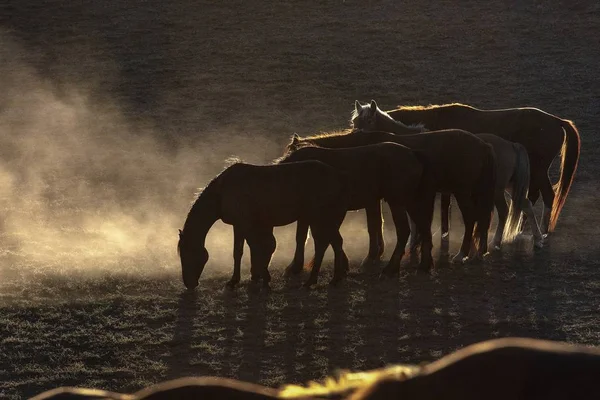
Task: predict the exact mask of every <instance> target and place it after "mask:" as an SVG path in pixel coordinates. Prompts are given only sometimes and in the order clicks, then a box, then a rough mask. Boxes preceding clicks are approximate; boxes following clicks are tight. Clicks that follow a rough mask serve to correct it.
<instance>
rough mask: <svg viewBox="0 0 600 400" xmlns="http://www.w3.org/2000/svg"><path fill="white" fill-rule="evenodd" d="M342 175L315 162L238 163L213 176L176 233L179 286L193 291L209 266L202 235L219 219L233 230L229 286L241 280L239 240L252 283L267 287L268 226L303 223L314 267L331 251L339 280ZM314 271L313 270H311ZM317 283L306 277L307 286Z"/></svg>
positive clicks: (343, 265) (271, 245)
mask: <svg viewBox="0 0 600 400" xmlns="http://www.w3.org/2000/svg"><path fill="white" fill-rule="evenodd" d="M345 179H346V178H345V176H343V174H340V173H339V172H338V171H337V170H336V169H335V168H333V167H330V166H329V165H326V164H324V163H321V162H319V161H302V162H297V163H289V164H285V165H265V166H257V165H251V164H245V163H241V162H238V163H236V164H233V165H231V166H229V167H227V168H226V169H225V170H224V171H223V172H221V173H220V174H219V175H218V176H217V177H215V178H214V179H213V180H212V181H211V182H210V183H209V184H208V186H206V188H205V189H204V190H203V191H202V193H201V194H200V195H199V196H198V199H197V200H196V202H195V203H194V204H193V206H192V208H191V210H190V211H189V213H188V216H187V218H186V220H185V224H184V227H183V230H182V231H180V233H179V243H178V245H177V251H178V253H179V255H180V257H181V268H182V276H183V282H184V284H185V286H186V287H187V288H188V289H190V290H191V289H194V288H195V287H196V286H198V280H199V278H200V274H201V273H202V270H203V269H204V266H205V265H206V262H207V261H208V251H207V250H206V247H205V240H206V235H207V233H208V231H209V229H210V228H211V227H212V225H213V224H214V223H215V222H216V221H217V220H218V219H221V220H222V221H223V222H225V223H226V224H230V225H233V234H234V243H233V258H234V271H233V276H232V278H231V280H230V281H229V282H228V284H227V285H228V286H229V287H231V288H233V287H234V286H235V285H236V284H238V283H239V281H240V264H241V258H242V252H243V248H244V240H246V241H247V242H248V246H249V247H250V258H251V274H252V281H253V282H257V281H258V280H260V279H261V278H262V279H263V284H264V286H266V287H268V284H269V281H270V280H271V276H270V274H269V271H268V266H269V263H270V261H271V257H272V255H273V253H274V252H275V247H276V241H275V236H273V227H275V226H283V225H288V224H291V223H292V222H294V221H298V220H301V221H306V223H307V224H308V225H309V226H310V228H311V231H312V233H313V237H314V241H315V267H316V269H317V272H318V268H319V267H320V264H321V262H322V260H323V255H324V254H325V250H326V249H327V248H328V247H329V245H330V244H331V246H332V247H333V251H334V254H335V272H334V277H333V279H332V283H335V282H337V281H339V280H340V279H342V274H343V273H345V271H346V270H347V264H348V259H347V257H346V255H345V254H344V250H343V248H342V237H341V235H340V233H339V227H340V225H341V224H342V222H343V220H344V217H345V215H346V209H347V207H346V200H345V199H346V181H345ZM313 272H314V271H313ZM313 281H315V282H316V275H315V276H313V274H311V280H310V282H313Z"/></svg>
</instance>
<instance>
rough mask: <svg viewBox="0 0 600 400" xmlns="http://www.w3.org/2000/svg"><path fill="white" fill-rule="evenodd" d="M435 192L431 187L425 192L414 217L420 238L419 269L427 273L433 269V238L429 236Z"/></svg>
mask: <svg viewBox="0 0 600 400" xmlns="http://www.w3.org/2000/svg"><path fill="white" fill-rule="evenodd" d="M435 195H436V191H435V189H434V188H433V187H431V188H429V190H427V191H425V193H424V194H423V195H422V198H421V199H419V201H418V203H417V204H416V207H415V208H416V210H415V211H414V212H413V213H412V214H413V215H415V222H416V224H417V228H418V232H419V235H420V236H421V262H420V263H419V269H420V270H421V271H428V270H430V269H431V268H433V256H432V254H431V252H432V251H433V238H432V236H431V223H432V222H433V206H434V204H435Z"/></svg>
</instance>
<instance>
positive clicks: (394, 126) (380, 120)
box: [377, 115, 420, 135]
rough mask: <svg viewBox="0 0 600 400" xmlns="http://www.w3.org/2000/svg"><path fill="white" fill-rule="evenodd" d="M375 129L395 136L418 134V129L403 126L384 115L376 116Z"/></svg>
mask: <svg viewBox="0 0 600 400" xmlns="http://www.w3.org/2000/svg"><path fill="white" fill-rule="evenodd" d="M377 129H378V130H380V131H384V132H391V133H395V134H397V135H413V134H415V133H419V132H420V129H417V128H412V127H409V126H406V125H404V124H403V123H402V122H400V121H396V120H394V119H393V118H392V117H388V116H386V115H378V116H377Z"/></svg>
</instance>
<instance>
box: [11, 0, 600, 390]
mask: <svg viewBox="0 0 600 400" xmlns="http://www.w3.org/2000/svg"><path fill="white" fill-rule="evenodd" d="M538 3H539V4H538ZM57 4H58V3H57V2H55V1H52V0H48V1H45V2H39V1H33V0H9V1H7V2H4V3H3V4H2V5H1V6H0V10H2V12H0V26H2V27H4V28H6V29H8V30H10V31H11V32H12V33H11V34H12V35H14V36H15V37H16V38H17V39H19V40H20V41H21V42H22V43H21V44H22V45H23V46H24V49H26V51H27V52H28V53H27V54H25V55H24V57H25V59H27V61H28V62H30V63H31V65H32V66H33V67H34V68H35V69H36V71H37V73H39V74H40V75H41V76H42V77H43V78H44V79H45V78H49V79H50V80H52V82H54V84H56V86H57V87H59V88H61V87H62V86H61V84H68V85H66V86H67V87H70V86H77V85H81V87H85V88H90V91H91V93H92V94H93V95H94V96H98V97H100V98H103V97H104V98H109V99H110V101H111V102H114V103H115V104H116V106H117V107H119V109H120V110H122V111H123V113H124V114H125V116H126V117H127V118H128V119H131V121H132V122H139V123H140V124H141V126H152V127H153V128H152V129H153V131H154V132H155V133H156V132H159V133H157V136H160V138H161V140H163V141H164V142H167V143H170V144H172V142H176V143H180V142H181V143H184V141H185V140H188V141H189V142H190V143H196V144H198V143H201V146H200V145H198V151H199V152H200V151H201V154H202V157H203V158H202V159H201V160H199V161H198V162H199V163H201V164H202V168H201V172H202V173H203V174H206V175H207V176H208V175H210V173H212V172H216V171H219V170H220V169H221V168H222V166H223V160H222V159H221V158H222V157H221V155H223V154H227V155H230V154H236V155H240V156H242V157H243V158H244V159H246V160H248V161H250V162H265V161H267V160H269V159H272V158H274V157H276V156H279V155H280V153H281V151H282V149H283V145H284V144H285V143H286V142H287V140H288V138H289V136H290V135H291V134H292V133H293V132H298V133H301V134H309V133H315V132H319V131H325V130H331V129H340V128H344V127H346V126H347V123H348V119H349V115H350V111H351V107H352V105H353V101H354V100H355V99H359V100H363V101H364V100H369V99H371V98H375V99H376V100H377V101H378V103H379V104H380V105H381V106H382V107H383V108H385V109H389V108H393V107H394V106H396V105H398V104H411V103H421V104H427V103H442V102H452V101H460V102H465V103H470V104H473V105H475V106H478V107H487V108H499V107H514V106H525V105H531V106H536V107H539V108H542V109H544V110H546V111H548V112H551V113H555V114H557V115H559V116H562V117H564V118H568V119H572V120H574V121H575V123H576V124H577V126H578V128H579V129H580V131H581V134H582V140H583V145H582V158H581V161H580V166H579V170H578V172H577V177H576V180H575V184H574V189H573V190H572V192H571V195H570V196H569V198H568V200H567V203H566V206H565V209H564V213H563V215H562V216H561V219H560V220H559V223H558V231H557V233H556V234H555V235H554V236H553V237H552V238H551V244H550V246H549V247H548V248H546V249H544V250H542V251H541V252H540V253H539V254H536V255H535V257H533V256H531V254H529V253H527V252H526V251H525V252H524V251H519V250H518V249H513V250H512V251H509V252H508V253H507V255H505V256H504V257H498V258H496V259H494V260H492V262H491V263H490V264H489V265H482V266H465V267H455V266H449V265H448V264H447V263H443V262H441V263H439V270H437V271H436V272H435V273H434V274H433V275H431V276H420V275H415V274H414V270H413V269H412V268H413V267H412V266H410V265H409V264H408V263H407V264H406V270H405V271H402V273H401V276H400V277H399V279H398V281H394V282H389V281H388V282H386V281H384V282H381V281H379V280H378V279H377V271H373V270H369V271H361V272H356V271H357V268H356V266H355V265H353V267H352V271H353V272H352V273H351V274H350V276H349V278H348V280H347V282H346V283H345V284H344V285H343V286H342V287H340V288H336V289H332V288H328V287H327V285H326V282H327V280H328V279H329V278H330V275H329V274H330V272H331V271H330V265H327V263H326V265H325V266H324V268H323V274H322V276H321V278H320V281H319V282H320V283H319V285H318V287H317V288H316V289H315V290H312V291H310V292H306V291H304V290H301V289H299V287H298V286H299V280H295V279H292V280H291V281H290V282H286V281H285V280H283V279H282V278H281V269H282V266H283V263H281V262H275V263H274V265H273V270H274V271H275V272H276V273H275V274H274V275H275V280H274V284H273V292H272V293H271V294H268V295H266V294H264V293H255V292H253V291H252V290H250V289H249V287H248V284H247V283H246V280H244V281H243V284H242V286H241V287H240V288H238V289H237V290H236V291H235V292H228V291H226V290H223V286H224V283H225V282H226V280H227V279H228V277H226V276H225V273H224V272H222V271H227V272H226V273H227V274H229V268H230V266H229V262H230V261H229V260H230V256H229V254H230V248H229V247H227V257H226V258H225V257H222V258H220V259H218V260H219V261H220V260H227V261H222V263H223V265H224V266H223V268H222V271H221V272H215V273H212V274H211V273H210V271H207V273H206V275H204V276H203V277H202V281H201V285H200V287H199V288H198V290H197V291H196V293H195V294H194V295H188V294H185V293H184V292H183V290H182V285H181V282H180V278H179V275H178V274H179V271H178V266H177V262H176V259H175V255H174V254H173V258H171V259H169V261H168V263H166V264H165V263H164V262H163V261H164V260H163V258H161V257H158V256H156V257H154V256H155V254H154V255H153V254H149V255H143V254H137V253H136V254H135V255H134V256H131V255H129V256H126V255H123V254H126V252H125V253H123V252H119V251H116V250H115V252H114V253H111V260H110V261H111V262H112V261H114V260H116V261H115V265H110V266H108V267H107V266H105V265H101V263H100V262H101V261H103V260H102V258H101V257H100V258H98V261H99V264H98V266H97V267H96V265H95V264H93V265H91V266H90V265H78V264H77V263H76V262H73V263H59V262H58V261H53V260H51V259H49V261H48V262H46V263H40V261H39V259H36V258H35V257H33V258H32V257H31V256H32V253H28V254H24V253H23V251H22V248H21V247H20V246H19V245H18V244H23V243H26V244H28V245H31V244H32V241H33V244H34V245H35V244H36V243H39V248H36V249H35V251H36V252H37V253H36V254H34V255H36V256H38V255H39V256H44V255H45V254H47V253H48V252H51V253H56V255H57V257H59V258H60V259H61V260H63V261H64V260H68V259H69V254H70V253H69V248H68V247H67V248H64V249H63V248H58V249H57V248H56V247H52V246H50V245H48V243H52V241H51V240H48V241H47V242H46V241H44V240H42V239H52V238H35V237H33V238H32V237H20V236H19V237H15V234H14V233H13V232H5V233H4V234H3V235H2V237H1V238H2V241H3V245H2V246H3V247H2V249H0V250H1V251H2V253H1V254H0V263H1V264H0V278H1V279H2V281H1V282H0V397H6V398H9V399H18V398H23V397H27V396H31V395H34V394H37V393H39V392H41V391H43V390H46V389H50V388H54V387H56V386H60V385H79V386H89V387H95V388H102V389H110V390H116V391H124V392H127V391H133V390H137V389H139V388H141V387H143V386H145V385H148V384H151V383H154V382H158V381H161V380H165V379H169V378H176V377H182V376H188V375H219V376H225V377H235V378H238V379H242V380H247V381H251V382H260V383H262V384H266V385H271V386H278V385H281V384H283V383H303V382H306V381H308V380H312V379H317V380H318V379H321V378H322V377H323V376H324V375H326V374H329V373H331V372H333V371H335V370H336V369H337V368H344V369H354V370H360V369H363V370H364V369H371V368H377V367H381V366H382V365H383V364H386V363H419V362H422V361H427V360H431V359H433V358H437V357H439V356H441V355H444V354H447V353H449V352H451V351H453V350H455V349H457V348H459V347H463V346H465V345H468V344H471V343H474V342H477V341H480V340H484V339H488V338H490V337H501V336H530V337H540V338H548V339H556V340H566V341H573V342H578V343H585V344H592V345H600V339H599V338H600V324H599V319H598V316H599V315H600V313H599V310H598V304H600V270H599V269H598V268H597V267H596V264H597V260H598V258H599V256H600V251H599V250H598V246H597V244H596V242H595V238H596V237H597V235H598V233H599V228H598V226H600V214H599V212H598V207H597V201H596V195H597V191H598V189H599V188H598V185H597V183H596V182H597V176H598V173H599V172H600V164H597V163H595V160H596V159H597V155H598V154H599V153H598V146H597V144H598V143H599V142H598V140H599V136H598V133H597V132H598V129H597V127H598V126H599V125H600V115H599V114H598V110H599V109H600V104H599V103H598V97H597V93H598V92H600V87H598V79H597V68H596V66H597V65H598V64H599V63H600V55H599V54H598V52H597V49H596V48H595V47H594V46H592V44H593V43H596V41H597V37H598V27H597V22H598V21H597V13H598V5H597V4H596V3H595V2H591V1H590V2H586V1H584V2H577V4H572V5H565V4H558V3H556V4H554V3H553V2H550V3H548V2H544V3H540V2H531V3H528V4H520V5H512V6H508V5H504V4H501V3H500V2H498V3H489V2H488V3H486V2H480V3H470V4H469V5H462V4H460V3H458V2H455V1H418V2H417V1H414V2H403V3H402V4H401V5H400V4H399V3H398V2H395V1H384V2H379V3H377V4H367V3H364V2H357V1H344V2H342V1H339V2H315V1H300V2H295V3H294V4H292V3H273V2H242V1H228V2H197V1H196V2H191V1H187V0H178V1H177V2H175V3H172V2H163V1H157V0H150V1H146V2H144V4H143V7H142V6H140V7H136V8H133V7H131V8H127V9H125V8H122V7H129V5H128V3H123V4H124V5H123V6H119V5H110V6H108V5H106V4H105V3H103V2H83V3H81V4H80V5H78V6H75V5H73V7H74V8H72V9H69V8H63V7H58V6H57ZM61 4H62V3H61ZM78 4H79V3H78ZM49 7H52V10H51V11H49ZM48 15H52V16H53V18H49V17H48ZM0 108H2V107H0ZM92 111H93V110H92ZM90 114H92V115H93V114H94V113H93V112H91V113H90ZM93 123H95V121H92V122H90V124H93ZM106 134H107V135H109V133H106ZM116 135H117V137H118V133H117V134H116ZM171 136H172V137H174V138H175V139H173V140H171V139H169V138H170V137H171ZM198 138H200V139H201V140H199V139H198ZM118 143H120V142H118ZM172 147H177V146H176V145H173V146H172ZM207 149H208V151H207ZM217 149H218V151H217ZM213 150H215V151H213ZM0 151H2V152H4V151H6V150H5V149H0ZM1 154H2V156H3V157H5V156H6V157H8V156H7V155H5V153H1ZM165 154H167V153H165ZM161 156H164V157H167V156H166V155H162V154H161ZM169 160H170V159H169ZM160 165H165V163H164V160H163V164H160ZM166 165H167V166H168V165H169V163H168V162H167V163H166ZM194 171H195V170H194ZM168 176H170V175H168ZM182 176H186V177H189V176H188V175H182ZM169 179H170V181H169V183H170V184H172V187H170V188H172V189H173V191H169V190H164V191H163V192H164V193H161V195H162V196H161V197H160V199H161V201H162V202H164V204H162V203H161V207H165V209H166V208H167V207H168V210H169V212H174V210H175V211H179V210H184V209H185V207H187V206H188V203H189V200H190V198H191V194H190V196H188V197H186V198H179V197H178V196H175V197H176V198H170V197H168V196H165V193H166V194H167V195H170V194H171V193H182V192H185V190H183V189H182V187H187V186H190V187H196V186H201V185H203V184H204V183H205V182H203V181H198V182H187V181H186V182H172V180H173V177H171V178H169ZM194 179H195V178H194ZM198 179H199V178H198ZM143 182H144V181H143V180H142V183H139V182H136V184H137V186H135V187H136V188H138V187H143V186H144V185H143ZM71 183H72V182H71V181H68V182H62V184H65V185H67V186H68V185H69V184H71ZM128 189H129V188H128ZM112 190H115V189H114V188H113V189H112ZM128 193H129V191H128ZM136 199H137V198H135V197H133V200H132V198H127V199H126V200H127V201H129V202H132V201H134V200H136ZM26 201H29V200H27V199H24V202H26ZM55 201H56V203H55V204H54V203H53V205H52V207H50V208H51V209H52V211H53V212H54V213H55V215H54V217H55V219H54V220H59V219H60V218H61V216H62V217H64V218H72V217H73V215H75V214H77V215H78V216H79V215H87V214H86V213H93V212H94V211H95V210H91V211H90V210H87V209H86V203H85V202H82V201H81V199H75V200H74V199H71V198H65V199H63V198H59V199H58V200H55ZM124 202H125V201H124ZM125 203H126V204H129V203H127V202H125ZM94 204H95V203H94ZM133 204H134V205H135V202H134V203H133ZM129 206H131V204H129ZM92 208H93V207H92ZM455 210H456V208H454V209H453V225H452V227H451V234H452V235H453V238H456V237H458V235H459V234H461V233H462V227H461V225H460V221H459V219H458V218H459V217H458V212H457V210H456V211H455ZM21 212H23V211H21V210H19V209H18V208H17V209H10V210H6V213H21ZM182 215H183V214H182ZM35 217H37V216H27V215H24V216H23V218H35ZM155 217H158V216H157V215H155V214H151V215H149V216H148V217H147V218H149V219H152V218H155ZM348 218H351V216H350V217H348ZM182 219H183V217H182ZM361 221H362V220H361ZM387 221H390V222H391V219H390V218H389V217H388V218H387ZM436 223H437V220H436ZM63 225H64V226H61V227H60V232H61V235H72V237H73V238H74V239H73V240H78V239H81V238H83V239H82V240H83V241H82V243H86V242H85V240H84V239H85V238H91V239H90V243H94V244H97V243H98V241H97V237H96V236H94V235H95V232H90V231H82V230H81V229H80V228H79V227H77V226H75V227H73V226H69V224H63ZM388 225H389V224H388ZM108 228H110V227H108ZM108 228H107V229H108ZM56 229H59V228H56ZM165 229H171V227H170V226H169V227H165ZM434 230H435V228H434ZM348 232H351V233H356V232H355V231H348ZM363 232H364V228H361V231H360V233H357V235H363V236H364V233H363ZM96 233H97V232H96ZM117 233H118V232H117ZM118 237H119V236H118V235H115V238H118ZM393 237H394V236H393V234H391V233H389V232H388V233H387V238H388V243H393ZM363 238H364V237H361V238H359V239H354V238H353V237H352V235H350V234H348V235H346V236H345V240H346V241H345V245H346V247H347V248H348V250H349V253H350V254H354V255H356V256H357V257H358V256H360V255H361V254H362V248H359V247H360V246H362V245H364V243H363V242H362V239H363ZM38 240H39V242H37V241H38ZM115 240H116V239H115ZM13 243H17V244H16V245H13ZM30 247H31V246H30ZM34 247H35V246H34ZM455 248H456V246H455V245H454V244H453V247H452V250H454V249H455ZM95 251H97V252H98V254H100V255H102V254H108V253H107V250H106V249H103V250H96V248H91V249H89V253H90V256H93V255H94V254H95V253H94V252H95ZM283 251H287V250H285V249H284V248H282V249H280V250H279V253H281V252H283ZM173 252H174V247H173ZM247 256H248V254H246V255H245V257H246V258H245V259H246V260H247ZM279 257H281V259H287V256H286V255H285V254H284V255H281V256H279ZM353 259H354V258H353ZM213 262H214V261H213ZM159 264H160V265H159ZM246 267H247V266H246ZM94 269H95V270H96V272H95V273H94V275H91V274H90V271H91V270H94ZM245 271H246V269H244V272H245ZM244 279H247V278H244Z"/></svg>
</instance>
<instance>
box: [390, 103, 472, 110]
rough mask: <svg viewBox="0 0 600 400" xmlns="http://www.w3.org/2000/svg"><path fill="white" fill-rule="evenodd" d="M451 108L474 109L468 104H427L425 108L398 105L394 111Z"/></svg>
mask: <svg viewBox="0 0 600 400" xmlns="http://www.w3.org/2000/svg"><path fill="white" fill-rule="evenodd" d="M452 106H460V107H468V108H475V107H473V106H470V105H468V104H463V103H445V104H429V105H427V106H421V105H416V106H403V105H399V106H397V108H396V109H397V110H407V111H426V110H432V109H434V108H443V107H452Z"/></svg>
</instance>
